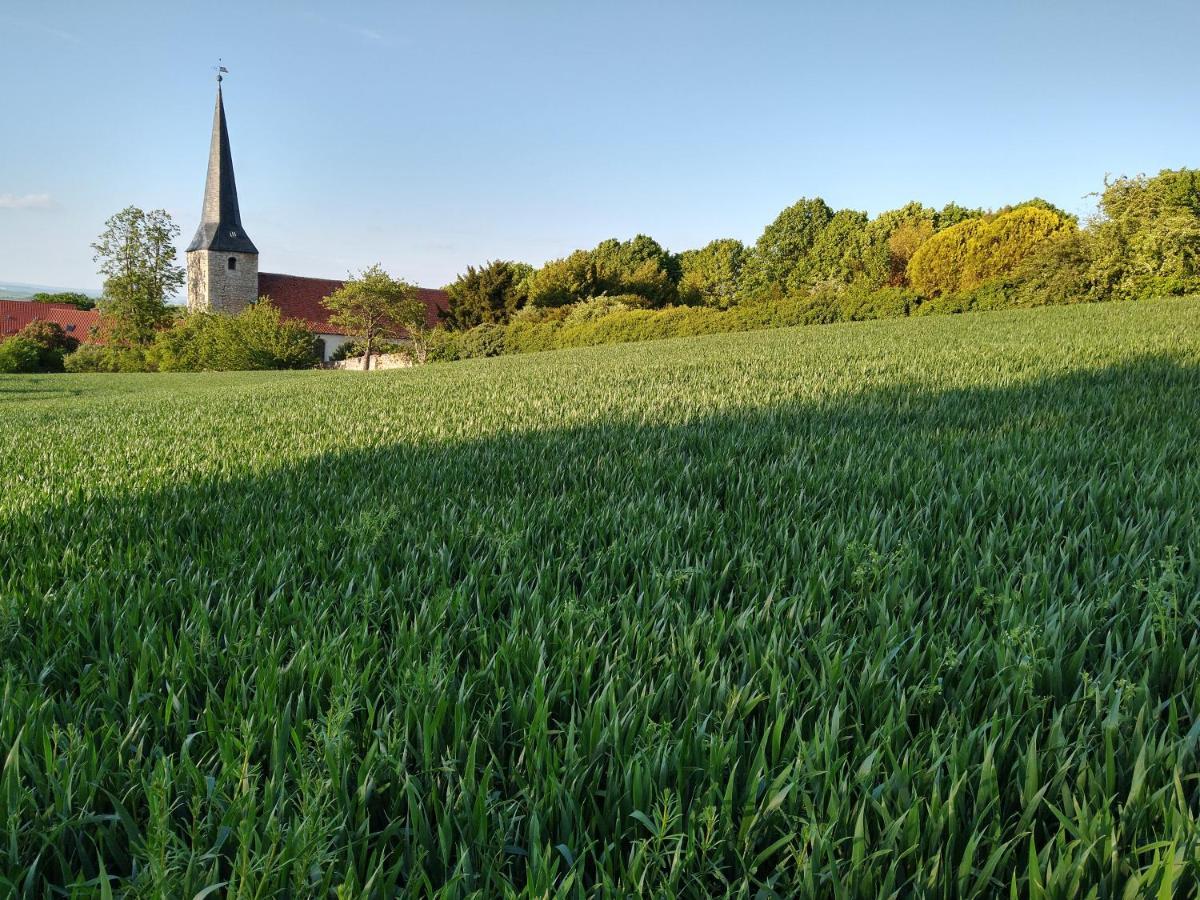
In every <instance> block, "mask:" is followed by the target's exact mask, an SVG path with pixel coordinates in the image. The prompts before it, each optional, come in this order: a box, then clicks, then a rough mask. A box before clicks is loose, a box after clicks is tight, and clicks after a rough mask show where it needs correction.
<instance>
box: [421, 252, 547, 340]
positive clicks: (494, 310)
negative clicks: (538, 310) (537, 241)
mask: <svg viewBox="0 0 1200 900" xmlns="http://www.w3.org/2000/svg"><path fill="white" fill-rule="evenodd" d="M532 271H533V268H532V266H529V265H527V264H526V263H517V262H509V261H507V260H501V259H498V260H495V261H493V262H489V263H486V264H484V265H483V266H481V267H480V268H478V269H477V268H475V267H474V266H467V271H466V272H464V273H463V274H462V275H459V276H458V278H457V279H455V280H454V282H453V283H451V284H448V285H446V293H447V294H448V295H449V296H450V307H449V310H448V311H447V313H446V315H445V316H444V318H443V321H444V322H445V324H446V325H448V326H449V327H450V328H456V329H467V328H474V327H475V326H476V325H484V324H489V325H503V324H505V323H507V322H508V320H509V319H510V318H511V317H512V315H513V313H515V312H516V311H517V310H518V309H520V308H521V307H522V306H524V304H525V302H526V300H527V299H528V292H527V291H528V288H527V279H528V277H529V275H530V273H531V272H532Z"/></svg>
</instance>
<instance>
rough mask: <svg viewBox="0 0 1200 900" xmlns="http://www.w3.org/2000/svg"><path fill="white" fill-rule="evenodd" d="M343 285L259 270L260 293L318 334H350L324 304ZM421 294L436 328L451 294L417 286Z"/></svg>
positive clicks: (418, 292) (429, 323) (432, 324)
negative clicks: (334, 321)
mask: <svg viewBox="0 0 1200 900" xmlns="http://www.w3.org/2000/svg"><path fill="white" fill-rule="evenodd" d="M343 284H345V282H344V281H336V280H334V279H331V278H305V277H304V276H302V275H280V274H277V273H275V272H259V273H258V295H259V296H260V297H269V298H270V300H271V302H272V303H274V304H275V305H276V306H278V307H279V311H280V312H282V313H283V315H284V317H285V318H288V319H300V320H302V321H304V322H307V323H308V327H309V329H311V330H312V331H314V332H316V333H317V334H346V333H347V332H346V329H344V328H341V327H339V326H337V325H331V324H329V310H327V309H326V308H325V307H324V306H322V305H321V301H322V300H324V299H325V298H326V297H328V296H329V295H330V294H332V293H333V292H334V291H336V290H337V289H338V288H340V287H341V286H342V285H343ZM417 295H418V297H419V298H420V299H421V301H422V302H423V303H424V304H425V321H426V323H428V325H429V327H430V328H432V327H433V326H434V325H436V324H437V323H438V320H439V318H440V317H441V314H442V312H444V311H445V310H446V309H447V308H448V306H449V297H447V296H446V292H445V291H439V290H434V289H433V288H417Z"/></svg>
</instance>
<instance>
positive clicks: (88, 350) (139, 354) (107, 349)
mask: <svg viewBox="0 0 1200 900" xmlns="http://www.w3.org/2000/svg"><path fill="white" fill-rule="evenodd" d="M63 367H64V368H65V369H66V371H68V372H152V371H154V365H153V362H152V361H151V360H150V359H149V358H148V357H147V354H146V350H145V348H143V347H138V346H132V347H121V346H106V345H103V344H82V345H80V347H79V349H78V350H76V351H75V352H74V353H71V354H70V355H68V356H66V357H64V358H63Z"/></svg>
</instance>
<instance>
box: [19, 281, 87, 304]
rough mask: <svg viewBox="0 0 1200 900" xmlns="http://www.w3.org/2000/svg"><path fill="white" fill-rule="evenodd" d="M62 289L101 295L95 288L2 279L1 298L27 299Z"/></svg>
mask: <svg viewBox="0 0 1200 900" xmlns="http://www.w3.org/2000/svg"><path fill="white" fill-rule="evenodd" d="M62 291H78V292H79V293H81V294H87V295H88V296H89V297H99V296H100V292H99V291H98V290H96V289H94V288H73V287H53V286H51V285H46V284H23V283H21V282H19V281H0V300H25V299H27V298H29V297H32V296H33V295H34V294H36V293H39V292H43V293H47V294H54V293H59V292H62Z"/></svg>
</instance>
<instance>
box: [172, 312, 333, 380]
mask: <svg viewBox="0 0 1200 900" xmlns="http://www.w3.org/2000/svg"><path fill="white" fill-rule="evenodd" d="M149 358H150V360H151V362H152V365H153V366H154V367H155V368H157V369H159V370H161V371H164V372H201V371H228V370H242V369H306V368H311V367H313V366H315V365H316V364H317V361H318V360H317V356H316V349H315V345H314V340H313V336H312V333H311V332H310V331H309V330H308V328H307V326H306V325H304V324H303V323H301V322H297V321H295V320H286V319H283V318H282V316H281V315H280V312H279V309H278V308H277V307H276V306H274V305H273V304H272V303H270V302H269V301H265V300H264V301H262V302H259V303H256V304H254V305H252V306H249V307H247V308H246V309H245V310H243V311H242V312H240V313H238V314H237V315H236V316H226V315H221V314H217V313H193V314H191V315H188V316H185V317H184V318H182V319H180V320H179V321H178V322H177V323H176V324H175V325H174V326H173V327H171V328H169V329H166V330H165V331H162V332H159V334H158V335H157V337H156V338H155V341H154V344H153V346H152V347H151V348H150V351H149Z"/></svg>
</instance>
